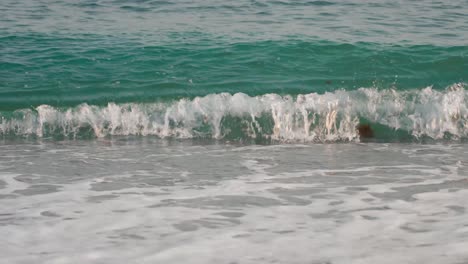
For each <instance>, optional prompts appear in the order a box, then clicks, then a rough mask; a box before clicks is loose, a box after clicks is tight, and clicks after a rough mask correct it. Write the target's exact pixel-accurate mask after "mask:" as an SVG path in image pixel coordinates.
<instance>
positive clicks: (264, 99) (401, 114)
mask: <svg viewBox="0 0 468 264" xmlns="http://www.w3.org/2000/svg"><path fill="white" fill-rule="evenodd" d="M465 88H466V84H454V85H452V86H450V87H448V88H446V89H445V90H444V91H437V90H434V89H432V88H431V87H427V88H424V89H417V90H416V89H415V90H407V91H397V90H392V89H384V90H379V89H375V88H360V89H358V90H354V91H346V90H337V91H334V92H327V93H324V94H318V93H310V94H299V95H297V96H291V95H279V94H265V95H260V96H255V97H253V96H248V95H246V94H243V93H236V94H228V93H220V94H209V95H206V96H204V97H195V98H193V99H180V100H176V101H170V102H158V103H126V104H115V103H109V104H108V105H107V106H96V105H88V104H81V105H79V106H76V107H73V108H56V107H53V106H50V105H41V106H38V107H37V108H35V109H21V110H16V111H13V112H3V113H1V119H0V135H2V136H3V137H10V136H12V137H18V136H21V137H24V136H28V137H29V136H32V137H52V138H57V137H59V138H73V139H75V138H89V137H107V136H117V135H121V136H129V135H138V136H157V137H160V138H213V139H226V140H248V139H250V140H251V139H254V140H273V141H279V142H296V141H302V142H330V141H331V142H335V141H344V142H348V141H359V133H358V131H357V129H356V128H357V126H358V125H359V124H362V123H366V124H369V125H370V127H371V128H372V129H373V130H374V136H375V138H376V139H380V140H386V141H399V140H404V139H413V140H418V139H422V138H428V139H434V140H443V139H449V140H461V139H464V138H467V137H468V128H467V123H468V104H467V101H466V99H465V98H467V96H468V91H467V90H466V89H465Z"/></svg>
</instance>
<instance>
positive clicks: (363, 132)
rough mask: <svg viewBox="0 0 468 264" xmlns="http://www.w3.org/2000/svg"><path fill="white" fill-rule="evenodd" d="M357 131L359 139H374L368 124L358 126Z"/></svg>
mask: <svg viewBox="0 0 468 264" xmlns="http://www.w3.org/2000/svg"><path fill="white" fill-rule="evenodd" d="M357 129H358V131H359V137H361V138H373V137H374V131H372V128H371V127H370V125H368V124H359V125H358V127H357Z"/></svg>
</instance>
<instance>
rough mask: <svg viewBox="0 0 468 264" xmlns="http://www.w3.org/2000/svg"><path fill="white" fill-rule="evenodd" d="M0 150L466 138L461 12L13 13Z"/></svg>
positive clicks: (0, 83)
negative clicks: (24, 143) (38, 143)
mask: <svg viewBox="0 0 468 264" xmlns="http://www.w3.org/2000/svg"><path fill="white" fill-rule="evenodd" d="M0 12H1V14H2V15H1V16H0V17H1V18H0V51H1V53H0V116H1V119H0V134H1V135H2V136H3V137H18V136H19V137H24V136H27V137H30V136H32V137H53V138H89V137H91V138H93V137H105V136H109V135H155V136H158V137H170V138H172V137H175V138H200V137H201V138H217V139H220V138H225V139H236V140H237V139H241V140H244V139H255V140H262V139H268V140H269V139H274V140H279V141H290V140H299V141H336V140H338V141H349V140H356V139H357V134H356V131H355V126H356V125H357V124H359V123H363V122H364V123H369V124H371V126H372V127H373V128H374V129H375V130H376V131H377V133H376V137H377V138H379V139H382V140H390V141H393V140H402V139H404V140H420V139H421V138H428V139H435V140H440V139H449V140H459V139H463V138H466V137H467V135H468V129H467V127H466V123H467V121H468V106H467V105H468V104H467V101H466V99H465V97H466V96H467V87H466V82H467V78H468V33H467V32H468V17H467V15H466V14H467V13H468V9H467V2H466V1H461V0H460V1H450V2H443V1H411V2H406V1H356V0H354V1H305V0H299V1H254V0H251V1H246V0H242V1H235V2H232V1H214V0H213V1H208V0H207V1H124V0H115V1H111V0H101V1H98V0H89V1H80V2H76V1H68V0H63V1H53V2H50V1H20V2H18V1H9V0H4V1H3V2H2V5H1V7H0Z"/></svg>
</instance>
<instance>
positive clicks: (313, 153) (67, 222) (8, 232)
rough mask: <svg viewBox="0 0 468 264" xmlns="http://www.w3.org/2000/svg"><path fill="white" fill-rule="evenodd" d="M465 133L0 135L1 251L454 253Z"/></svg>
mask: <svg viewBox="0 0 468 264" xmlns="http://www.w3.org/2000/svg"><path fill="white" fill-rule="evenodd" d="M467 160H468V151H467V149H466V146H465V145H458V144H454V145H442V144H440V145H416V144H372V143H369V144H362V143H357V144H314V145H302V144H298V145H238V144H229V143H226V142H224V143H219V142H218V143H217V142H212V141H210V142H196V141H166V140H156V139H148V138H134V139H128V138H125V139H113V140H93V141H91V140H88V141H63V142H53V141H24V140H22V141H14V142H11V141H10V142H3V144H2V145H0V176H1V177H0V179H1V181H0V203H1V205H2V209H1V213H0V236H1V237H3V238H7V239H2V240H1V241H0V254H1V255H2V259H3V261H5V263H76V261H78V262H93V263H181V262H188V263H465V262H467V261H468V252H467V251H466V248H467V247H468V242H467V241H468V220H467V219H468V215H467V208H466V201H467V199H468V163H467Z"/></svg>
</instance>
